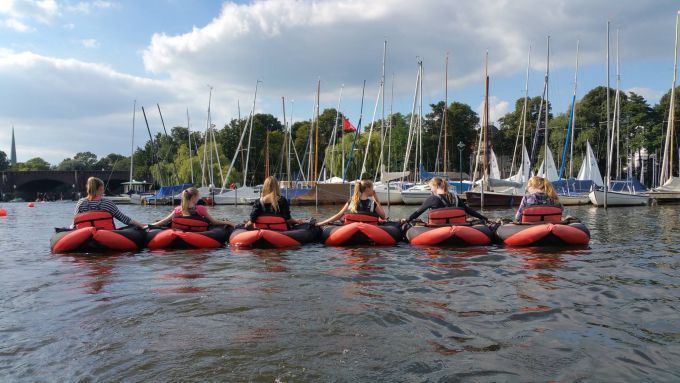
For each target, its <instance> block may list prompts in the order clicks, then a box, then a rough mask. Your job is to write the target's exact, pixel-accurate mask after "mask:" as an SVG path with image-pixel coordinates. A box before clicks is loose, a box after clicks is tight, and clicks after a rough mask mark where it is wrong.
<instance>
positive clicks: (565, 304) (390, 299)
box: [0, 204, 680, 382]
mask: <svg viewBox="0 0 680 383" xmlns="http://www.w3.org/2000/svg"><path fill="white" fill-rule="evenodd" d="M72 208H73V206H72V205H70V204H63V205H58V204H41V205H40V206H38V207H37V208H36V209H34V210H33V211H28V209H22V208H21V207H20V206H18V205H13V206H12V207H11V209H12V210H11V211H10V213H11V214H10V216H9V217H7V218H5V219H4V221H2V224H1V225H0V234H1V236H2V238H3V240H2V241H0V252H1V253H2V254H3V257H0V269H2V275H3V278H0V289H2V291H3V295H2V296H0V304H1V305H0V307H2V315H0V371H3V378H4V379H1V380H8V381H35V380H39V381H81V380H82V381H90V380H95V381H268V382H271V381H281V382H287V381H433V382H437V381H517V382H524V381H668V382H673V381H680V376H679V375H680V372H678V370H677V367H676V366H677V365H678V363H679V362H680V335H678V330H677V327H678V325H680V323H679V321H678V320H677V319H676V318H679V317H680V316H679V315H678V307H680V305H678V301H679V298H680V289H679V288H678V287H679V286H680V284H679V283H678V282H677V270H679V269H680V255H678V254H680V244H678V240H677V225H678V224H680V218H679V217H680V215H678V213H677V210H676V209H675V208H672V207H663V206H662V207H644V208H631V209H609V210H608V211H606V212H605V211H604V210H602V209H595V208H591V207H574V208H570V214H572V215H575V216H578V217H580V218H581V219H583V221H584V222H585V223H586V224H587V225H588V226H589V227H590V229H591V232H592V236H593V240H592V242H591V245H590V246H589V247H588V248H583V249H541V248H515V249H510V248H504V247H500V246H488V247H470V248H462V249H455V248H446V247H439V248H427V247H410V246H408V245H407V244H400V245H399V246H396V247H393V248H383V247H380V248H326V247H324V246H322V245H318V244H316V245H310V246H305V247H301V248H297V249H284V250H244V249H240V250H236V249H230V248H224V249H216V250H208V251H202V250H198V251H196V250H194V251H190V250H182V251H148V250H144V251H142V252H141V253H139V254H123V255H110V256H103V257H102V256H82V255H74V256H55V255H51V254H49V248H48V243H49V237H50V235H51V233H49V230H47V229H45V228H49V227H54V226H62V225H64V224H66V222H67V221H68V220H69V219H70V214H71V212H72ZM324 209H325V210H322V211H320V212H319V213H315V212H314V211H313V210H309V209H307V210H297V211H296V212H295V213H294V214H298V215H299V216H312V215H315V216H324V215H329V214H330V213H332V212H334V211H335V208H333V207H331V208H324ZM123 210H124V211H126V212H127V213H129V214H130V215H131V216H133V217H135V218H139V219H140V220H142V221H152V220H154V219H157V218H160V217H162V216H164V215H165V214H167V211H166V210H167V209H164V208H142V207H135V206H131V207H123ZM411 210H412V209H411V208H400V207H392V209H391V212H390V215H391V216H393V217H400V216H405V215H407V214H408V213H409V212H410V211H411ZM298 211H299V212H300V213H297V212H298ZM247 213H248V209H247V208H242V207H239V208H235V209H233V208H222V207H220V208H217V209H216V213H215V214H216V215H217V216H228V217H229V218H230V219H243V218H245V216H246V215H247ZM485 214H487V215H488V216H490V217H501V216H509V215H511V214H512V211H510V210H498V211H487V212H485ZM26 238H31V241H27V240H26ZM17 244H21V246H17Z"/></svg>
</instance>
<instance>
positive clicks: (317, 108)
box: [314, 80, 321, 181]
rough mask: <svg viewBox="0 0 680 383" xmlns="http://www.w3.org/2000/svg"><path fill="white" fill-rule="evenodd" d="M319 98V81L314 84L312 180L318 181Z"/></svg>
mask: <svg viewBox="0 0 680 383" xmlns="http://www.w3.org/2000/svg"><path fill="white" fill-rule="evenodd" d="M320 97H321V80H317V82H316V138H315V139H314V144H315V147H314V180H315V181H318V180H319V109H320V105H319V102H320Z"/></svg>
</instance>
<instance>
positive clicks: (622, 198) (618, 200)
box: [588, 190, 649, 206]
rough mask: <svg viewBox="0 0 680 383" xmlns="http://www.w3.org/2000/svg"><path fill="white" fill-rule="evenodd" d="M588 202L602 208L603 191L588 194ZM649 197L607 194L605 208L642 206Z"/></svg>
mask: <svg viewBox="0 0 680 383" xmlns="http://www.w3.org/2000/svg"><path fill="white" fill-rule="evenodd" d="M588 198H589V199H590V202H591V203H592V204H593V205H595V206H604V191H602V190H595V191H592V192H590V194H588ZM648 201H649V197H647V196H646V195H641V194H628V193H620V192H611V191H610V192H607V206H642V205H646V204H647V202H648Z"/></svg>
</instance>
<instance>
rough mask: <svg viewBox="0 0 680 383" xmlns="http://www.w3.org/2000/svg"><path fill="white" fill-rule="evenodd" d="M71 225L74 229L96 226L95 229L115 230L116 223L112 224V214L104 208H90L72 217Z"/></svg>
mask: <svg viewBox="0 0 680 383" xmlns="http://www.w3.org/2000/svg"><path fill="white" fill-rule="evenodd" d="M73 226H74V227H75V228H76V229H82V228H84V227H96V228H97V229H104V230H116V225H114V224H113V216H112V215H111V213H109V212H108V211H104V210H91V211H86V212H84V213H78V214H76V216H75V217H73Z"/></svg>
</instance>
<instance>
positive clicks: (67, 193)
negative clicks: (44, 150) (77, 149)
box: [0, 170, 130, 201]
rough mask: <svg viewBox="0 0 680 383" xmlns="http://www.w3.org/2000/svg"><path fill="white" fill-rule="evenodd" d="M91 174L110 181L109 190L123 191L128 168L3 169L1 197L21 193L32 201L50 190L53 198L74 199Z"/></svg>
mask: <svg viewBox="0 0 680 383" xmlns="http://www.w3.org/2000/svg"><path fill="white" fill-rule="evenodd" d="M89 177H98V178H101V179H102V180H103V181H104V183H105V184H106V185H107V194H119V193H121V192H122V186H121V183H122V182H125V181H127V180H128V178H129V177H130V173H129V172H127V171H113V172H112V171H101V170H100V171H96V170H93V171H89V170H82V171H81V170H69V171H58V170H38V171H5V172H0V197H1V199H2V200H8V199H11V198H14V197H22V198H24V199H25V200H29V201H32V200H34V199H36V196H37V195H38V193H47V194H48V195H49V196H50V197H51V199H59V198H64V199H73V198H76V197H77V196H78V193H81V194H85V183H86V182H87V179H88V178H89Z"/></svg>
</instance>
